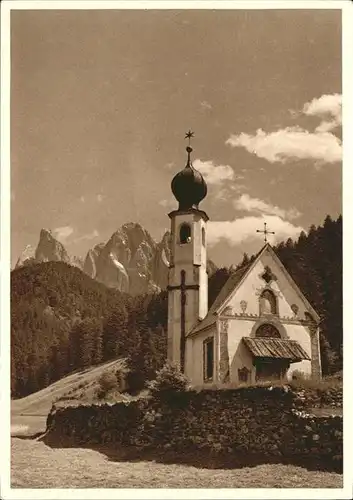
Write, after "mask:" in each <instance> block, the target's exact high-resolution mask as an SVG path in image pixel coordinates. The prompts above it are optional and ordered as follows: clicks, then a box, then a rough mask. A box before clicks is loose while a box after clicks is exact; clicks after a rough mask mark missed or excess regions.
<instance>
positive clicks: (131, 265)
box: [16, 222, 216, 295]
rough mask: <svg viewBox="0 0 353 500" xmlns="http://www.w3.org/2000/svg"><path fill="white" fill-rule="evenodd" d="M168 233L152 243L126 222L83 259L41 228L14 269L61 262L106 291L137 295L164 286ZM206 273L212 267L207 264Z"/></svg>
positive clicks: (168, 241)
mask: <svg viewBox="0 0 353 500" xmlns="http://www.w3.org/2000/svg"><path fill="white" fill-rule="evenodd" d="M169 259H170V233H169V231H167V232H166V233H165V234H164V236H163V238H162V240H161V241H160V242H158V243H157V242H156V241H155V240H154V239H153V238H152V237H151V235H150V234H149V232H148V231H146V230H145V229H143V228H142V227H141V225H140V224H138V223H133V222H129V223H127V224H124V225H123V226H121V227H120V228H119V229H118V230H117V231H115V232H114V233H113V234H112V236H111V237H110V239H109V240H108V241H107V242H106V243H99V244H98V245H95V246H94V247H93V248H91V249H90V250H89V251H88V252H87V255H86V258H85V259H84V260H82V259H80V258H79V257H71V256H69V254H68V252H67V251H66V249H65V247H64V245H63V244H62V243H60V242H59V241H58V240H57V239H55V237H54V236H53V234H52V232H51V231H50V230H47V229H42V230H41V232H40V238H39V243H38V246H37V248H36V249H35V250H34V249H33V248H32V247H30V246H29V245H28V246H27V247H26V248H25V250H24V251H23V253H22V254H21V256H20V257H19V259H18V261H17V264H16V268H17V267H20V266H23V265H28V264H31V263H36V262H37V263H38V262H48V261H62V262H66V263H68V264H71V265H73V266H76V267H79V268H80V269H82V270H83V271H84V272H85V273H86V274H88V276H90V277H91V278H94V279H96V280H97V281H99V282H101V283H103V284H105V285H106V286H108V287H110V288H115V289H117V290H120V291H123V292H127V293H130V294H131V295H138V294H142V293H149V292H153V291H159V290H162V289H165V288H166V287H167V284H168V266H169ZM208 267H209V273H210V274H212V273H213V272H214V271H215V269H216V266H215V265H214V264H213V262H211V261H209V265H208Z"/></svg>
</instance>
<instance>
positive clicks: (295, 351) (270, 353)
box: [243, 337, 310, 362]
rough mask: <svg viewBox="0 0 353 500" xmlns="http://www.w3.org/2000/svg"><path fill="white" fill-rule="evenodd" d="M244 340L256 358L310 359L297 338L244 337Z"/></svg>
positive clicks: (293, 360)
mask: <svg viewBox="0 0 353 500" xmlns="http://www.w3.org/2000/svg"><path fill="white" fill-rule="evenodd" d="M243 342H244V343H245V345H246V346H247V348H248V349H249V350H250V352H251V354H252V355H253V356H254V357H255V358H278V359H288V360H291V361H292V362H295V361H301V360H303V359H308V360H310V357H309V356H308V354H307V353H306V352H305V350H304V349H303V348H302V347H301V345H300V344H299V343H298V342H297V341H296V340H284V339H275V338H274V339H272V338H251V337H243Z"/></svg>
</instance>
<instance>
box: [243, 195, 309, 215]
mask: <svg viewBox="0 0 353 500" xmlns="http://www.w3.org/2000/svg"><path fill="white" fill-rule="evenodd" d="M234 207H235V208H236V209H237V210H244V211H245V212H254V213H263V214H268V215H277V216H278V217H280V218H282V219H289V220H292V219H296V218H297V217H300V216H301V213H300V212H299V211H298V210H297V209H296V208H291V209H289V210H284V209H282V208H280V207H277V206H276V205H271V204H269V203H266V202H265V201H262V200H260V199H259V198H251V197H250V196H249V195H248V194H242V195H241V196H240V197H239V198H238V199H237V200H235V201H234Z"/></svg>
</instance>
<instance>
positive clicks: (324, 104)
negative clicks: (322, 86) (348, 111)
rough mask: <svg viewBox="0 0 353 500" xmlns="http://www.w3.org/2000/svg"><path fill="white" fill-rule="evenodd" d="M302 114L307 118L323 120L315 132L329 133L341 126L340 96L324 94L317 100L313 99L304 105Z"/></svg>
mask: <svg viewBox="0 0 353 500" xmlns="http://www.w3.org/2000/svg"><path fill="white" fill-rule="evenodd" d="M303 113H304V114H305V115H307V116H317V117H320V118H323V120H322V121H321V123H320V125H318V126H317V127H316V129H315V131H316V132H330V131H331V130H334V129H335V128H337V127H339V126H341V125H342V95H341V94H324V95H322V96H321V97H319V98H314V99H313V100H312V101H310V102H306V103H305V104H304V106H303Z"/></svg>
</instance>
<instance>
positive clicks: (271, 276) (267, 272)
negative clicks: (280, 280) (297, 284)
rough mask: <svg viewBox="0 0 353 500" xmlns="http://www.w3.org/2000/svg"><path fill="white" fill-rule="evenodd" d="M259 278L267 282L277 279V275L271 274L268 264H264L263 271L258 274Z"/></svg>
mask: <svg viewBox="0 0 353 500" xmlns="http://www.w3.org/2000/svg"><path fill="white" fill-rule="evenodd" d="M260 278H261V279H263V280H264V281H266V283H267V284H269V283H271V281H277V276H276V275H275V274H273V272H272V270H271V268H270V267H269V266H265V271H264V272H263V273H262V274H260Z"/></svg>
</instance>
